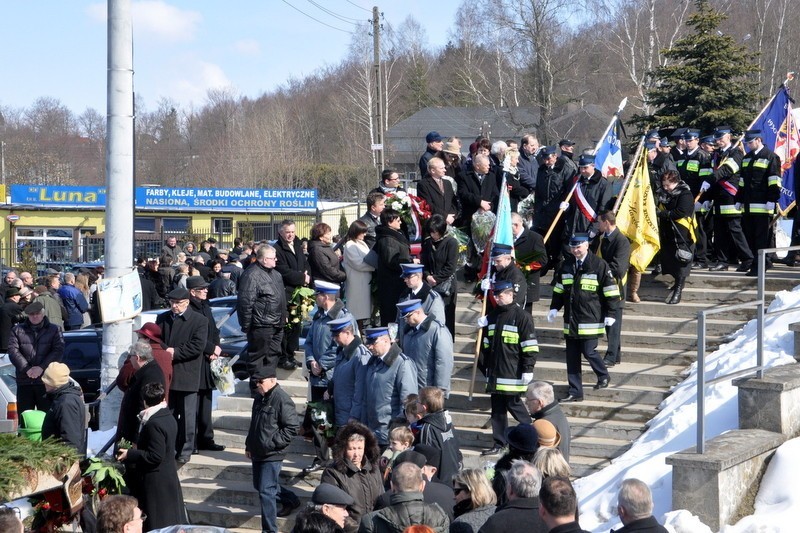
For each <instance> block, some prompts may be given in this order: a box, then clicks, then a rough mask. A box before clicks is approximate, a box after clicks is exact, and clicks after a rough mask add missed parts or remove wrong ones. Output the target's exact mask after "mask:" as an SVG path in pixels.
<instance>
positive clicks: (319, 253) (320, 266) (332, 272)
mask: <svg viewBox="0 0 800 533" xmlns="http://www.w3.org/2000/svg"><path fill="white" fill-rule="evenodd" d="M308 266H309V267H310V269H311V271H310V272H309V273H310V274H311V279H313V280H314V281H328V282H330V283H342V282H344V280H345V279H347V274H345V272H344V270H342V265H341V263H340V261H339V256H338V255H336V252H334V251H333V248H331V245H330V244H325V243H323V242H322V241H308Z"/></svg>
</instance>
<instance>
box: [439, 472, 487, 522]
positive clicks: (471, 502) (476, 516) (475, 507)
mask: <svg viewBox="0 0 800 533" xmlns="http://www.w3.org/2000/svg"><path fill="white" fill-rule="evenodd" d="M453 493H454V494H455V501H456V504H455V505H454V506H453V513H454V515H455V517H456V518H455V519H454V520H453V522H452V523H451V524H450V533H477V532H478V530H479V529H480V528H481V527H483V524H485V523H486V521H487V520H488V519H489V517H490V516H492V515H493V514H494V512H495V509H496V503H497V497H496V496H495V493H494V490H493V489H492V485H491V484H490V483H489V479H488V478H487V477H486V471H485V470H483V469H482V468H466V469H464V470H462V471H461V472H459V473H458V474H456V475H454V476H453Z"/></svg>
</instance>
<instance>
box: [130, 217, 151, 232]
mask: <svg viewBox="0 0 800 533" xmlns="http://www.w3.org/2000/svg"><path fill="white" fill-rule="evenodd" d="M133 231H135V232H137V233H155V232H156V219H155V217H136V218H135V219H134V222H133Z"/></svg>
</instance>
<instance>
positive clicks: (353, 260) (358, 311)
mask: <svg viewBox="0 0 800 533" xmlns="http://www.w3.org/2000/svg"><path fill="white" fill-rule="evenodd" d="M367 253H369V247H368V246H367V243H365V242H364V241H358V240H355V241H347V242H346V243H345V245H344V270H345V272H347V279H346V280H345V282H344V294H345V299H346V300H345V305H346V307H347V310H348V311H350V312H351V313H352V314H353V316H354V317H355V319H356V320H363V319H365V318H369V317H370V315H371V314H372V293H371V289H370V282H371V281H372V271H373V270H375V269H374V268H372V267H371V266H369V265H368V264H366V263H365V262H364V256H365V255H367Z"/></svg>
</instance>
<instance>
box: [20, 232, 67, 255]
mask: <svg viewBox="0 0 800 533" xmlns="http://www.w3.org/2000/svg"><path fill="white" fill-rule="evenodd" d="M16 244H17V261H22V260H23V250H25V249H26V248H29V249H30V251H31V252H32V253H33V259H34V260H35V261H36V262H37V263H66V262H69V261H72V259H73V244H74V242H73V237H72V230H71V229H66V228H36V229H32V228H31V229H26V228H17V229H16Z"/></svg>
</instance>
